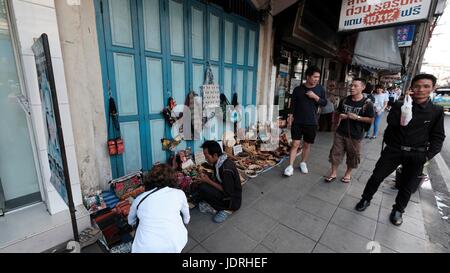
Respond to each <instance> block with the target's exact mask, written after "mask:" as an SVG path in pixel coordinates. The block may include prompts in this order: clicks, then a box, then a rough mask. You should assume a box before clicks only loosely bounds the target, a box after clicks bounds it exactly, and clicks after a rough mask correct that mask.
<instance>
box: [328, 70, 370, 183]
mask: <svg viewBox="0 0 450 273" xmlns="http://www.w3.org/2000/svg"><path fill="white" fill-rule="evenodd" d="M365 87H366V81H365V80H364V79H359V78H358V79H354V80H353V82H352V86H351V95H350V96H348V97H346V98H345V99H343V100H342V101H341V103H340V104H339V107H338V109H337V111H338V113H339V114H340V116H339V118H340V122H339V126H338V128H337V130H336V134H335V135H334V142H333V146H332V147H331V150H330V155H329V161H330V163H331V171H330V174H329V175H328V176H326V177H325V182H332V181H334V180H335V179H336V173H337V168H338V167H339V165H340V163H341V162H342V160H343V159H344V155H345V154H347V162H346V163H347V170H346V171H345V174H344V177H342V179H341V181H342V182H344V183H349V182H350V181H351V179H352V171H353V169H356V168H357V167H358V165H359V162H360V158H361V155H360V151H361V140H362V139H363V137H364V131H365V127H369V126H370V124H372V122H373V117H374V111H373V104H372V102H371V101H370V100H369V99H368V98H366V97H365V96H364V95H363V94H362V91H363V90H364V88H365Z"/></svg>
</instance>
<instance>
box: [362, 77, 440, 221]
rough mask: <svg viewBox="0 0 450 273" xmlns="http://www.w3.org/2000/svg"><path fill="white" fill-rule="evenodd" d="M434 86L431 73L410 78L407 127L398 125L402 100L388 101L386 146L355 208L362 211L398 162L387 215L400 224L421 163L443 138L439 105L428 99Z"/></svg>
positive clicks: (414, 188) (437, 149)
mask: <svg viewBox="0 0 450 273" xmlns="http://www.w3.org/2000/svg"><path fill="white" fill-rule="evenodd" d="M435 85H436V77H434V76H433V75H429V74H420V75H417V76H416V77H414V79H413V80H412V83H411V91H408V92H407V95H410V96H411V97H412V99H413V108H412V111H413V117H412V120H411V121H410V122H409V123H408V124H407V126H402V125H401V124H400V118H401V107H402V103H399V102H396V103H394V104H392V108H391V111H390V112H389V115H388V117H387V123H388V126H387V128H386V131H385V133H384V142H385V143H386V148H385V149H384V150H383V152H382V153H381V157H380V159H379V160H378V162H377V164H376V166H375V170H374V171H373V174H372V176H371V177H370V179H369V181H368V182H367V185H366V187H365V189H364V193H363V194H362V199H361V201H360V202H359V203H358V204H357V205H356V207H355V209H356V210H358V211H364V210H365V209H366V208H367V207H368V206H369V205H370V200H371V199H372V197H373V195H374V194H375V193H376V192H377V190H378V187H379V186H380V184H381V182H383V180H384V179H385V178H386V177H387V176H388V175H390V174H391V173H392V172H394V171H395V170H396V169H397V167H398V166H399V165H402V166H403V169H402V176H401V178H400V181H399V191H398V193H397V198H396V199H395V204H394V206H393V209H392V212H391V215H390V220H391V222H392V224H394V225H397V226H399V225H401V224H402V222H403V219H402V213H403V212H404V211H405V208H406V206H407V205H408V202H409V199H410V197H411V194H412V193H413V192H415V191H416V190H417V188H418V187H419V185H420V180H418V179H417V177H418V176H419V175H421V174H422V171H423V166H424V164H425V162H427V161H428V160H430V159H432V158H433V157H434V156H435V155H436V154H438V153H439V152H440V151H441V149H442V144H443V142H444V139H445V131H444V111H443V108H442V107H440V106H437V105H434V104H433V103H432V102H431V100H430V93H431V92H432V91H433V90H434V89H435Z"/></svg>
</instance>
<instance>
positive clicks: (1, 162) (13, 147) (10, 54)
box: [0, 0, 41, 210]
mask: <svg viewBox="0 0 450 273" xmlns="http://www.w3.org/2000/svg"><path fill="white" fill-rule="evenodd" d="M19 95H22V91H21V88H20V83H19V76H18V72H17V66H16V59H15V55H14V49H13V44H12V41H11V34H10V28H9V21H8V18H7V9H6V3H5V0H0V116H1V118H0V128H2V129H6V128H8V129H7V130H1V129H0V183H1V186H2V187H3V194H1V193H0V201H5V209H6V210H12V209H15V208H18V207H21V206H24V205H28V204H30V203H34V202H39V201H41V194H40V191H39V186H38V176H37V172H36V164H35V161H34V153H33V148H32V145H31V141H32V138H31V135H30V130H29V127H28V119H27V114H26V113H25V111H24V110H23V109H22V108H21V106H20V105H19V103H18V100H17V99H16V98H17V96H19ZM1 199H3V200H1Z"/></svg>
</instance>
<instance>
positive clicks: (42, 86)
mask: <svg viewBox="0 0 450 273" xmlns="http://www.w3.org/2000/svg"><path fill="white" fill-rule="evenodd" d="M32 49H33V52H34V57H35V61H36V71H37V76H38V84H39V93H40V96H41V102H42V112H43V114H44V121H45V124H46V126H45V131H46V138H47V144H48V147H47V154H48V161H49V165H50V172H51V177H50V182H51V184H52V185H53V186H54V187H55V189H56V191H57V192H58V194H59V195H60V196H61V198H62V199H63V200H64V202H66V204H67V205H68V207H69V211H70V214H71V218H72V227H73V233H74V239H75V240H76V241H79V239H78V228H77V224H76V218H75V206H74V204H73V198H72V189H71V184H70V177H69V171H68V170H69V168H68V166H67V157H66V149H65V146H64V137H63V132H62V127H61V116H60V113H59V105H58V97H57V93H56V85H55V78H54V75H53V66H52V59H51V55H50V47H49V42H48V37H47V34H45V33H44V34H42V35H41V37H39V38H38V39H37V40H36V41H35V43H34V44H33V47H32Z"/></svg>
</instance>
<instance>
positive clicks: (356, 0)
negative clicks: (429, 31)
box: [339, 0, 431, 31]
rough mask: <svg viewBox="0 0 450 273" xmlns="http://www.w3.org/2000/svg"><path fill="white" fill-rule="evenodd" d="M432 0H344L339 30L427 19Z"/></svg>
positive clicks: (385, 25)
mask: <svg viewBox="0 0 450 273" xmlns="http://www.w3.org/2000/svg"><path fill="white" fill-rule="evenodd" d="M430 7H431V0H421V1H417V0H414V1H412V0H411V1H399V0H390V1H379V0H343V1H342V6H341V16H340V20H339V31H350V30H362V29H368V28H376V27H378V28H379V27H387V26H392V25H399V24H405V23H408V22H414V21H422V20H426V19H427V17H428V14H429V12H430Z"/></svg>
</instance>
